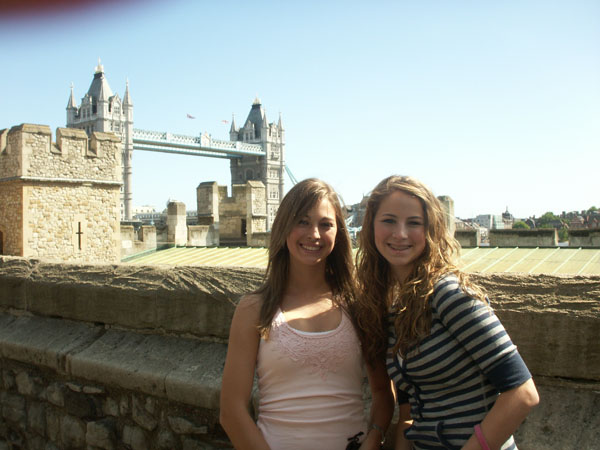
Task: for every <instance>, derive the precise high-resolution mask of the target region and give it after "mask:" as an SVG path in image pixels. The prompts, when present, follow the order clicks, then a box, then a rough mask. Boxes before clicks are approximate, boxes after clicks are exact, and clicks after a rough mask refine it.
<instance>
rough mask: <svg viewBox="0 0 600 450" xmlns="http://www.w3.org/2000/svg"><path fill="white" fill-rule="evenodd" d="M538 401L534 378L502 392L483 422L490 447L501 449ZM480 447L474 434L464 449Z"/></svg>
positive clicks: (483, 429)
mask: <svg viewBox="0 0 600 450" xmlns="http://www.w3.org/2000/svg"><path fill="white" fill-rule="evenodd" d="M538 403H539V396H538V392H537V389H536V388H535V384H534V383H533V380H532V379H529V380H527V381H526V382H525V383H523V384H522V385H520V386H518V387H516V388H514V389H511V390H509V391H506V392H503V393H502V394H500V395H499V396H498V399H497V400H496V403H494V406H493V407H492V409H491V410H490V412H488V413H487V415H486V416H485V418H484V419H483V421H482V422H481V430H482V431H483V435H484V436H485V440H486V441H487V444H488V446H489V447H490V449H491V450H496V449H499V448H500V447H501V446H502V444H504V442H506V440H507V439H508V438H509V437H510V435H511V434H513V433H514V432H515V430H516V429H517V428H518V427H519V425H521V423H522V422H523V420H525V417H527V414H529V411H531V409H532V408H533V407H534V406H535V405H537V404H538ZM480 449H481V446H480V445H479V441H478V440H477V437H476V436H475V435H474V434H473V435H472V436H471V437H470V438H469V440H468V441H467V443H466V444H465V445H464V446H463V450H480Z"/></svg>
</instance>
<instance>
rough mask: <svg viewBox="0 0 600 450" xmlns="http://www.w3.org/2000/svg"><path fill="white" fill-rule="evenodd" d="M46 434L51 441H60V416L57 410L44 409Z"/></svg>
mask: <svg viewBox="0 0 600 450" xmlns="http://www.w3.org/2000/svg"><path fill="white" fill-rule="evenodd" d="M46 433H47V434H48V438H49V439H50V440H51V441H54V442H58V441H59V440H60V415H59V412H58V410H57V409H55V408H52V407H49V408H46Z"/></svg>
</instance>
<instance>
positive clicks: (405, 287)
mask: <svg viewBox="0 0 600 450" xmlns="http://www.w3.org/2000/svg"><path fill="white" fill-rule="evenodd" d="M395 191H401V192H405V193H406V194H408V195H410V196H413V197H415V198H416V199H418V200H419V202H420V203H421V206H422V208H423V215H424V219H425V223H424V225H425V241H426V242H425V249H424V250H423V253H422V254H421V255H420V256H419V257H418V259H417V260H416V261H415V262H414V265H413V268H412V271H411V273H410V274H409V275H408V276H407V278H406V279H405V280H404V281H403V282H402V283H399V282H398V280H396V279H395V277H394V275H393V274H392V271H391V268H390V265H389V264H388V262H387V261H386V259H385V258H384V257H383V256H381V254H380V253H379V251H378V250H377V247H376V246H375V236H374V220H375V216H376V214H377V211H378V209H379V206H380V205H381V202H382V201H383V200H384V199H385V198H387V197H388V196H389V195H390V194H392V193H393V192H395ZM459 250H460V244H459V243H458V242H457V241H456V239H454V237H453V236H451V235H450V233H449V230H448V226H447V213H446V212H445V211H444V208H443V207H442V204H441V203H440V201H439V200H438V199H437V198H436V197H435V195H433V193H432V192H431V190H430V189H429V188H428V187H427V186H425V185H424V184H423V183H421V182H420V181H418V180H416V179H414V178H411V177H407V176H398V175H392V176H390V177H388V178H385V179H384V180H382V181H381V182H380V183H379V184H378V185H377V186H376V187H375V189H373V191H372V192H371V194H370V196H369V199H368V202H367V208H366V212H365V217H364V219H363V224H362V230H361V232H360V236H359V247H358V252H357V254H356V267H357V272H358V285H359V287H358V289H359V292H358V296H357V300H356V305H355V314H356V318H355V321H356V324H357V328H358V332H359V336H360V338H361V342H362V345H363V348H364V349H365V354H366V355H367V358H368V360H369V361H370V362H371V363H372V362H374V361H377V360H382V359H384V358H385V353H386V350H387V326H388V325H387V323H386V317H387V314H388V312H389V311H390V310H392V311H393V312H394V314H395V315H396V318H395V320H394V328H395V330H396V337H397V342H396V346H395V348H394V352H400V354H401V355H402V356H405V355H406V353H407V352H408V350H409V349H410V348H411V347H413V346H414V345H415V344H417V343H418V342H419V341H420V340H421V339H422V338H424V337H425V336H427V335H428V334H429V332H430V330H431V309H430V306H429V302H428V298H429V296H430V295H431V294H432V293H433V290H434V286H435V283H436V282H437V281H438V280H439V279H440V278H441V277H442V276H444V275H446V274H448V273H453V274H455V275H456V276H457V277H458V280H459V283H460V285H461V287H463V288H464V289H466V290H468V291H469V293H470V294H471V295H473V297H475V298H478V299H481V300H482V301H483V300H484V299H485V295H484V293H483V291H482V290H481V289H480V288H479V287H478V286H476V285H474V284H472V283H471V282H470V281H469V279H468V277H467V276H466V274H464V273H462V272H461V271H460V270H459V269H458V267H457V266H456V265H455V263H454V259H455V257H456V256H457V255H458V252H459Z"/></svg>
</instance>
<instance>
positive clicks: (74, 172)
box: [0, 124, 122, 184]
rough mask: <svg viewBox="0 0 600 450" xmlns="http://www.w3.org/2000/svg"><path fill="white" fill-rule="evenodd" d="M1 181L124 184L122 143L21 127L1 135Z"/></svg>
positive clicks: (97, 136) (77, 132)
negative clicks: (74, 181) (53, 136)
mask: <svg viewBox="0 0 600 450" xmlns="http://www.w3.org/2000/svg"><path fill="white" fill-rule="evenodd" d="M0 136H1V137H0V162H1V164H0V181H2V180H4V179H8V178H26V179H29V178H32V179H53V180H71V181H73V180H76V181H84V180H85V181H86V182H97V183H110V184H113V183H118V184H120V183H121V177H122V173H121V141H120V139H119V138H118V137H117V136H116V135H114V134H112V133H102V132H94V133H92V135H91V137H90V138H89V139H88V136H87V134H86V133H85V131H83V130H79V129H75V128H58V129H57V130H56V143H53V142H52V133H51V131H50V127H48V126H47V125H32V124H21V125H18V126H15V127H12V128H11V129H10V130H9V131H7V130H2V132H0Z"/></svg>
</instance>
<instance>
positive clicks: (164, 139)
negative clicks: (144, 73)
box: [66, 61, 295, 228]
mask: <svg viewBox="0 0 600 450" xmlns="http://www.w3.org/2000/svg"><path fill="white" fill-rule="evenodd" d="M66 109H67V127H68V128H80V129H83V130H85V131H86V132H87V133H88V135H91V134H92V133H93V132H94V131H102V132H111V133H115V134H116V135H118V136H120V138H121V142H122V157H123V161H122V168H123V186H122V189H121V219H122V220H131V218H132V210H133V208H132V203H133V192H132V190H133V187H132V172H133V167H132V157H133V152H134V150H139V151H151V152H162V153H172V154H184V155H193V156H201V157H210V158H223V159H229V161H230V171H231V184H232V186H233V185H234V184H245V183H246V182H247V181H261V182H262V183H263V185H264V186H265V193H264V198H265V200H266V207H267V211H266V214H267V227H268V228H270V227H271V224H272V223H273V219H274V218H275V214H276V212H277V208H278V207H279V202H280V199H281V198H282V197H283V187H284V186H283V177H284V173H287V174H288V175H289V177H290V179H291V180H292V182H293V183H295V178H294V177H293V175H292V174H291V172H290V171H289V169H288V168H287V167H286V165H285V131H284V129H283V125H282V123H281V115H280V116H279V120H278V122H277V123H273V122H271V123H269V122H268V120H267V114H266V112H265V110H264V108H263V107H262V105H261V103H260V100H259V99H258V98H256V99H255V100H254V102H253V104H252V107H251V109H250V112H249V113H248V117H247V119H246V121H245V122H244V124H243V125H242V126H241V127H238V126H237V125H236V123H235V120H232V122H231V128H230V129H229V141H226V140H220V139H213V138H212V137H211V136H210V134H208V133H203V134H201V135H200V136H185V135H181V134H175V133H169V132H158V131H148V130H142V129H137V128H136V129H134V128H133V102H132V101H131V96H130V94H129V82H127V83H126V87H125V94H124V96H123V99H121V97H119V94H113V92H112V90H111V88H110V86H109V84H108V81H107V79H106V76H105V75H104V67H103V66H102V64H100V61H98V65H97V66H96V69H95V72H94V77H93V79H92V83H91V84H90V87H89V89H88V91H87V93H86V94H85V95H84V96H83V98H82V99H81V103H80V105H79V106H77V104H76V103H75V97H74V93H73V86H72V85H71V94H70V97H69V100H68V103H67V108H66ZM197 181H209V180H195V184H196V185H197Z"/></svg>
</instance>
